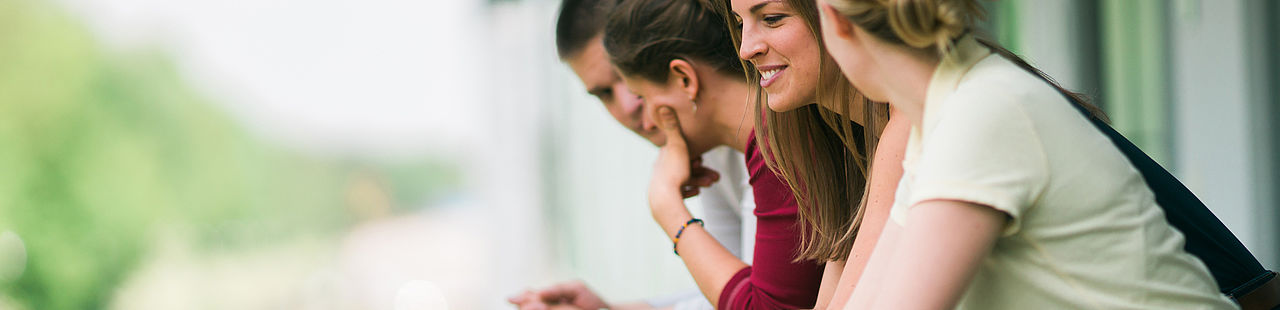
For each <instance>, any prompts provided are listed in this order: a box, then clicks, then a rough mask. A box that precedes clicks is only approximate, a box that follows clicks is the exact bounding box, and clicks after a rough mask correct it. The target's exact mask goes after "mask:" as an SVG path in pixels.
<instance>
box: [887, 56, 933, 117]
mask: <svg viewBox="0 0 1280 310" xmlns="http://www.w3.org/2000/svg"><path fill="white" fill-rule="evenodd" d="M883 49H892V50H891V51H885V52H884V53H882V55H883V56H881V57H879V58H880V59H878V61H877V65H879V66H880V68H892V70H879V71H880V72H883V73H884V74H882V75H880V76H881V79H880V81H882V83H883V85H882V86H883V88H881V89H884V90H885V91H886V94H885V95H886V97H887V99H889V103H890V104H891V105H892V106H893V108H894V109H895V110H897V112H898V114H900V115H901V116H903V117H905V118H906V119H907V120H908V121H910V122H911V124H913V125H920V123H921V122H923V118H924V105H925V98H926V96H927V93H928V90H929V81H930V80H931V79H933V72H934V70H935V69H936V68H937V67H938V63H939V62H940V57H937V56H936V55H934V54H933V53H931V52H930V51H922V50H916V49H910V48H905V47H899V46H885V47H883Z"/></svg>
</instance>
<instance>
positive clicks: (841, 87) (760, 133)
mask: <svg viewBox="0 0 1280 310" xmlns="http://www.w3.org/2000/svg"><path fill="white" fill-rule="evenodd" d="M729 1H730V0H721V1H719V8H718V9H719V10H721V11H722V12H724V13H723V14H724V15H725V16H733V12H732V10H731V9H730V7H731V5H730V3H729ZM785 2H786V4H787V5H789V6H791V8H793V9H794V10H795V11H796V12H797V14H798V15H799V16H800V18H801V19H803V20H804V21H805V23H806V25H807V26H808V28H809V31H810V33H811V34H812V35H813V39H814V40H816V41H817V42H818V44H819V47H820V50H821V52H820V55H818V56H819V57H820V59H821V61H822V63H821V65H820V67H819V76H818V85H817V93H816V98H817V101H818V104H810V105H805V106H803V107H800V108H797V109H795V110H791V111H786V112H776V111H773V110H770V109H768V108H767V107H766V106H765V104H766V102H767V101H766V100H767V98H766V96H765V93H764V89H763V88H760V87H759V86H758V85H759V79H760V73H759V71H757V70H756V69H755V67H754V66H752V65H751V64H750V63H749V62H747V61H745V60H743V61H742V64H743V67H744V69H745V72H746V77H747V80H748V83H749V84H751V85H757V86H755V89H754V93H755V96H754V100H753V101H754V105H753V106H754V107H755V109H756V110H757V111H760V113H755V115H756V117H755V119H756V141H757V143H759V144H760V150H761V152H762V153H763V155H764V158H765V160H766V162H767V163H768V164H769V168H770V169H772V170H773V171H774V172H775V173H777V174H778V175H779V176H781V177H782V179H783V180H785V181H786V182H787V184H789V185H791V190H792V194H793V195H795V198H796V202H797V203H798V204H799V206H800V208H799V210H798V215H799V217H800V219H801V221H802V223H804V224H807V228H808V229H806V230H805V231H804V232H803V235H802V238H801V246H800V253H798V257H797V259H808V260H844V259H846V258H848V256H849V251H850V249H851V248H852V246H853V238H854V236H855V235H856V234H857V231H858V228H859V226H860V224H861V223H862V216H863V213H864V210H865V208H864V206H865V204H866V201H865V195H864V194H865V193H866V186H867V175H868V174H867V171H868V167H869V164H870V158H871V156H870V155H871V154H874V152H875V146H876V143H878V141H879V137H880V132H881V131H882V130H883V129H884V124H885V122H887V120H888V106H887V105H885V104H880V103H872V102H870V101H868V100H867V99H866V97H864V96H862V95H861V94H860V93H858V92H857V91H856V90H855V89H854V88H853V86H852V85H851V84H849V81H848V80H846V79H845V77H844V74H842V73H841V72H840V69H839V67H837V66H836V64H835V60H834V59H833V58H831V56H830V55H828V54H827V51H826V47H825V46H824V45H823V44H824V43H823V41H822V37H821V35H822V32H821V31H820V29H819V24H818V9H817V6H816V5H815V3H814V1H812V0H786V1H785ZM726 21H727V22H728V23H727V24H726V26H727V27H728V29H730V32H731V33H732V35H733V43H734V44H733V45H734V47H735V48H741V44H742V40H741V39H742V32H741V30H740V29H739V28H738V25H737V23H735V22H733V20H732V19H727V20H726ZM855 119H857V120H861V121H862V122H861V124H858V123H856V122H853V121H852V120H855Z"/></svg>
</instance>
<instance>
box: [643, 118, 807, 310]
mask: <svg viewBox="0 0 1280 310" xmlns="http://www.w3.org/2000/svg"><path fill="white" fill-rule="evenodd" d="M663 110H666V111H669V109H661V110H660V113H662V111H663ZM666 113H669V112H666ZM655 119H658V120H660V123H662V128H663V131H664V132H666V133H667V145H666V146H663V150H662V152H661V154H660V155H659V156H660V157H659V163H658V166H657V167H655V171H654V180H653V183H651V185H650V204H651V205H650V207H651V208H653V209H652V210H651V211H652V212H653V214H654V218H655V220H657V221H658V223H659V224H660V225H662V227H663V229H664V230H665V231H666V232H667V233H668V234H669V235H674V233H675V231H676V230H677V229H679V226H680V225H681V224H683V223H684V222H685V221H687V220H688V219H689V215H688V211H687V210H686V209H685V208H684V206H683V204H681V200H679V199H678V196H676V195H675V188H676V186H675V185H677V184H681V182H684V181H682V180H685V179H686V178H687V177H686V176H684V175H680V174H678V173H683V174H686V175H687V174H688V171H689V169H688V168H687V167H688V166H687V163H688V162H689V161H688V160H687V156H688V155H687V152H686V151H684V148H683V147H684V146H683V143H684V142H683V137H682V136H680V133H679V126H678V124H677V121H676V120H675V117H674V116H673V115H669V114H667V115H660V117H657V118H655ZM749 148H750V147H749ZM753 154H758V153H753ZM680 156H686V157H684V158H681V157H680ZM749 157H750V156H749ZM751 158H753V159H748V162H749V163H750V164H749V165H751V166H752V167H757V168H761V169H756V168H752V171H757V170H758V171H761V172H759V174H758V175H756V176H753V177H752V191H753V194H754V195H753V196H754V199H753V200H755V202H756V206H757V207H756V209H755V212H754V213H755V215H756V217H755V222H756V230H755V236H754V238H753V239H754V241H755V249H756V250H755V251H754V253H753V255H752V259H753V264H754V266H750V267H749V266H747V265H746V264H745V263H743V262H742V261H741V260H738V259H737V258H735V257H733V256H732V255H731V254H729V253H728V252H727V251H725V250H724V249H723V248H722V247H720V246H719V244H718V243H716V242H715V240H714V239H711V237H710V236H708V235H707V234H706V232H705V230H703V229H701V227H698V226H697V225H694V226H691V227H690V228H688V229H687V230H685V235H684V236H683V237H681V239H680V242H679V244H678V246H679V251H680V254H681V258H682V259H683V260H684V261H685V265H686V266H687V267H688V268H689V271H690V273H691V274H693V277H694V280H695V282H697V283H698V286H699V288H701V289H702V290H703V292H704V293H705V295H706V297H707V299H708V300H710V301H711V302H712V303H713V304H714V305H715V306H717V308H718V309H778V308H790V309H795V308H810V307H812V306H813V304H814V301H815V299H817V292H818V286H819V281H820V280H821V277H822V265H821V264H820V263H816V262H812V261H802V262H794V259H795V256H794V254H795V253H797V247H798V246H799V243H800V238H801V230H800V229H802V228H801V227H799V225H797V224H796V223H797V218H796V213H797V212H798V207H797V205H796V203H795V200H794V199H793V197H792V196H791V195H790V193H791V192H790V190H789V189H788V188H787V187H786V183H785V182H783V181H782V180H781V179H780V178H778V177H777V176H776V175H773V174H772V173H771V172H769V171H768V169H767V168H764V166H763V165H764V162H763V158H762V157H758V156H757V157H751ZM754 159H758V161H755V160H754ZM680 164H684V165H680ZM757 177H758V178H757ZM686 238H688V239H686Z"/></svg>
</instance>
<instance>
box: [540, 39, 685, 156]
mask: <svg viewBox="0 0 1280 310" xmlns="http://www.w3.org/2000/svg"><path fill="white" fill-rule="evenodd" d="M565 62H567V63H568V64H569V67H570V68H573V73H574V74H576V75H577V76H578V78H579V79H581V80H582V85H584V86H586V88H587V92H588V93H590V94H591V95H592V96H595V97H596V98H597V99H600V102H601V103H603V104H604V107H605V109H606V110H609V114H610V115H612V116H613V119H614V120H617V121H618V123H619V124H622V126H623V127H627V129H630V130H631V132H634V133H636V134H637V135H640V136H641V137H644V138H645V139H647V140H649V142H650V143H653V145H662V144H664V143H666V136H664V135H662V132H661V131H659V130H658V129H657V128H655V127H654V126H645V123H646V120H645V119H646V118H647V117H648V116H647V115H646V114H645V111H644V106H643V105H642V102H641V100H640V98H639V97H638V96H636V95H635V94H632V93H631V91H630V90H628V89H627V85H626V84H624V83H623V81H622V78H620V77H619V76H618V74H617V73H616V72H614V71H613V66H612V65H611V64H609V55H608V54H606V53H605V50H604V44H603V43H601V38H600V37H597V38H595V39H592V40H591V42H590V43H588V44H587V45H586V47H584V48H583V50H582V51H579V52H578V53H577V54H576V55H573V56H570V57H567V58H565ZM649 123H652V122H649Z"/></svg>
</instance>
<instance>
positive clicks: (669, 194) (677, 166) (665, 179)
mask: <svg viewBox="0 0 1280 310" xmlns="http://www.w3.org/2000/svg"><path fill="white" fill-rule="evenodd" d="M655 113H657V114H658V115H656V116H655V117H654V119H655V120H657V121H658V126H659V127H660V128H661V129H662V131H663V133H664V134H665V135H667V142H666V144H664V145H663V146H662V149H661V150H659V152H658V160H657V162H655V163H654V164H653V178H652V179H651V180H649V207H650V211H652V212H653V215H654V217H661V216H662V215H666V214H671V213H672V212H676V213H680V212H683V213H688V210H687V209H684V204H682V203H672V202H673V201H680V200H682V199H683V198H688V197H693V196H696V195H698V193H699V192H700V190H699V188H700V187H706V186H710V185H711V184H712V183H715V181H717V180H719V179H720V174H719V173H717V172H715V171H714V170H711V169H709V168H707V167H704V166H702V159H700V158H697V159H690V156H689V146H688V144H687V143H686V142H685V140H684V133H683V132H682V131H681V130H680V120H679V119H677V118H676V115H675V111H674V110H672V109H671V107H665V106H664V107H658V109H657V110H656V111H655ZM677 208H678V209H677Z"/></svg>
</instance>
